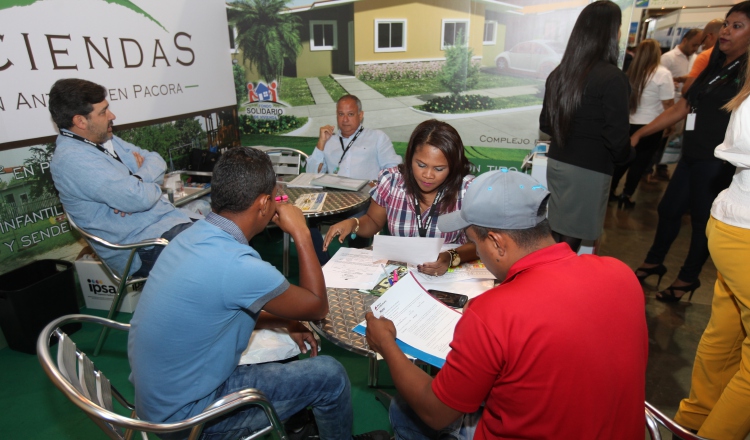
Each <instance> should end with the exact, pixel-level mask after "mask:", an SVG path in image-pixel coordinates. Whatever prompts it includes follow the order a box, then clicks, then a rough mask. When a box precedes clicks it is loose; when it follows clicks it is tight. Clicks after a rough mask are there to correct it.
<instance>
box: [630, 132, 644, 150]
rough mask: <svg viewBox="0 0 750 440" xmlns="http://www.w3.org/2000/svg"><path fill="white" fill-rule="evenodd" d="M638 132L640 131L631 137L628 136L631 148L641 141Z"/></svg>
mask: <svg viewBox="0 0 750 440" xmlns="http://www.w3.org/2000/svg"><path fill="white" fill-rule="evenodd" d="M639 132H640V130H639V131H636V132H635V133H633V135H632V136H630V146H631V147H633V148H635V147H636V145H638V143H639V142H640V141H641V135H640V134H638V133H639Z"/></svg>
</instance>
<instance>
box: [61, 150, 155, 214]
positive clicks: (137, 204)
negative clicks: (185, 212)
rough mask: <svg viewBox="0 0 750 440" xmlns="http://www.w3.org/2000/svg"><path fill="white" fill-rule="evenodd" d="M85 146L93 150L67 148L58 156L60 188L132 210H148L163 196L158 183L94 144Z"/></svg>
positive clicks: (117, 208)
mask: <svg viewBox="0 0 750 440" xmlns="http://www.w3.org/2000/svg"><path fill="white" fill-rule="evenodd" d="M85 148H91V150H90V151H89V150H82V149H75V150H66V151H65V152H64V153H63V155H62V156H60V157H58V158H57V160H54V163H55V165H56V166H55V167H54V168H55V169H54V170H53V178H54V180H55V186H56V187H57V188H58V190H59V191H60V192H64V193H67V194H68V195H70V196H72V197H75V198H80V199H85V200H90V201H94V202H98V203H102V204H104V205H107V206H109V207H111V208H113V209H116V210H118V211H122V212H131V213H134V212H142V211H147V210H149V209H151V207H153V206H154V204H156V202H157V201H158V200H159V198H160V197H161V195H162V193H161V187H160V186H159V185H158V184H156V183H149V182H145V181H143V182H142V181H140V180H138V178H137V177H134V176H131V175H130V173H129V172H128V170H127V169H126V167H124V166H123V165H122V164H119V163H113V159H110V158H109V157H108V156H106V155H104V154H102V153H101V152H99V151H97V150H95V149H93V147H88V146H86V147H85ZM56 154H57V153H56ZM127 154H130V153H127ZM130 160H132V161H133V162H134V161H135V158H134V157H131V158H130Z"/></svg>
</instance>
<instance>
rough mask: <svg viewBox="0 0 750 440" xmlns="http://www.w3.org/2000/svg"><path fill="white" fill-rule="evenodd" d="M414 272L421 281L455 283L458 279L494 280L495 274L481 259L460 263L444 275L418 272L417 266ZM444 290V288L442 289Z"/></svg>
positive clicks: (413, 269)
mask: <svg viewBox="0 0 750 440" xmlns="http://www.w3.org/2000/svg"><path fill="white" fill-rule="evenodd" d="M410 269H412V272H414V273H415V274H414V275H415V276H416V277H417V280H418V281H419V282H420V283H423V282H427V283H440V282H444V283H453V282H456V281H464V280H472V279H479V280H494V279H495V276H494V275H492V273H490V271H489V270H487V268H486V267H484V264H482V262H481V261H472V262H469V263H463V264H461V265H459V266H458V267H452V268H450V269H448V272H446V273H445V274H444V275H441V276H438V277H435V276H432V275H426V274H423V273H421V272H418V271H417V270H416V267H413V268H411V267H410ZM440 290H444V289H440Z"/></svg>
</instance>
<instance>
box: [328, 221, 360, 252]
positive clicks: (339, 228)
mask: <svg viewBox="0 0 750 440" xmlns="http://www.w3.org/2000/svg"><path fill="white" fill-rule="evenodd" d="M356 226H357V221H356V220H355V219H353V218H348V219H346V220H343V221H340V222H338V223H336V224H335V225H333V226H331V227H330V228H329V229H328V232H327V233H326V237H325V239H323V250H324V251H327V250H328V245H329V244H331V240H333V238H334V237H336V236H338V237H339V243H343V242H344V239H345V238H346V237H347V236H348V235H349V234H351V233H352V231H353V230H354V228H355V227H356Z"/></svg>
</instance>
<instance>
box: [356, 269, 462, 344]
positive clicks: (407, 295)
mask: <svg viewBox="0 0 750 440" xmlns="http://www.w3.org/2000/svg"><path fill="white" fill-rule="evenodd" d="M371 309H372V313H373V314H374V315H375V316H376V317H378V318H379V317H381V316H385V317H386V318H388V319H390V320H391V321H393V324H394V325H395V326H396V332H397V333H398V339H400V340H401V341H403V342H405V343H406V344H409V345H411V346H412V347H414V348H416V349H417V350H420V351H423V352H425V353H427V354H430V355H432V356H436V357H439V358H441V359H445V358H446V356H448V352H449V351H450V346H449V344H450V342H451V341H452V340H453V330H454V329H455V328H456V324H457V323H458V320H459V319H460V318H461V314H460V313H458V312H456V311H455V310H453V309H451V308H450V307H448V306H446V305H445V304H443V303H441V302H440V301H438V300H436V299H435V298H433V297H432V296H430V294H429V293H427V291H425V290H424V289H423V288H422V286H420V285H419V283H418V282H417V280H416V279H415V278H414V276H413V275H412V274H411V273H410V274H409V275H407V276H406V277H404V278H403V279H401V280H399V282H398V283H396V284H394V285H393V287H391V288H390V289H389V290H388V291H387V292H386V293H385V294H384V295H383V296H381V297H380V298H379V299H378V300H377V301H375V302H374V303H372V306H371Z"/></svg>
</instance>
